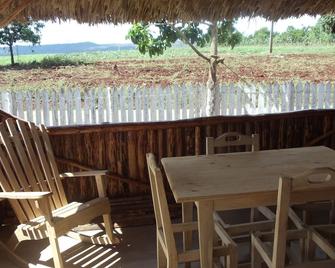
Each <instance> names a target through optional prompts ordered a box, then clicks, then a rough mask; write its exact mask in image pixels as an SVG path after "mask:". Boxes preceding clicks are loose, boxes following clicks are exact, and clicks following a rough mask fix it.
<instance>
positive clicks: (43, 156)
mask: <svg viewBox="0 0 335 268" xmlns="http://www.w3.org/2000/svg"><path fill="white" fill-rule="evenodd" d="M29 128H30V132H31V136H32V139H33V142H34V145H35V148H36V151H37V155H38V158H39V161H40V163H41V166H42V170H43V172H44V176H45V178H46V180H47V182H48V185H49V187H50V190H51V192H53V196H52V197H53V199H54V201H55V206H56V207H57V208H58V207H61V206H62V204H63V201H64V199H65V195H64V196H60V194H61V192H59V191H58V190H59V187H57V186H56V184H55V181H56V180H57V178H55V177H54V174H52V171H51V168H50V166H49V163H48V160H47V159H48V156H49V154H50V151H49V150H47V151H46V153H45V151H44V150H43V146H42V143H41V140H40V137H39V133H38V130H37V128H36V126H35V125H34V124H33V123H29ZM54 180H55V181H54ZM57 188H58V189H57ZM65 203H66V201H65Z"/></svg>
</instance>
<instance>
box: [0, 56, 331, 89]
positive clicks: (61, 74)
mask: <svg viewBox="0 0 335 268" xmlns="http://www.w3.org/2000/svg"><path fill="white" fill-rule="evenodd" d="M225 65H226V66H224V65H222V66H220V67H219V69H218V79H219V80H220V81H241V80H247V81H254V82H255V81H256V82H273V81H287V80H303V81H314V82H318V81H334V80H335V55H334V54H322V55H317V54H301V55H298V54H286V55H280V56H278V55H276V56H262V55H260V56H258V55H257V56H227V57H226V58H225ZM207 76H208V66H207V63H206V62H204V61H203V60H202V59H200V58H197V57H194V58H175V59H166V60H161V59H159V58H158V59H155V60H117V61H100V62H99V61H98V62H95V63H92V64H83V65H79V66H61V67H52V68H45V69H43V68H35V69H29V68H28V69H20V68H19V67H14V68H8V67H7V68H5V67H2V68H0V88H1V89H10V88H30V89H37V88H44V87H58V88H59V87H62V86H71V87H73V86H80V87H83V88H90V87H99V86H104V85H108V86H119V85H152V84H161V85H163V86H164V85H169V84H173V83H178V84H180V83H188V82H191V83H197V82H200V83H204V82H206V80H207Z"/></svg>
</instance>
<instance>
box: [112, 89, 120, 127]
mask: <svg viewBox="0 0 335 268" xmlns="http://www.w3.org/2000/svg"><path fill="white" fill-rule="evenodd" d="M112 122H113V123H118V122H119V108H118V92H117V89H115V88H113V90H112Z"/></svg>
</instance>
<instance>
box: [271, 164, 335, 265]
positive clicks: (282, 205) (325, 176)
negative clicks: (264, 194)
mask: <svg viewBox="0 0 335 268" xmlns="http://www.w3.org/2000/svg"><path fill="white" fill-rule="evenodd" d="M320 190H321V191H323V190H327V191H332V193H334V195H335V170H334V169H332V168H329V167H325V168H314V169H311V170H308V171H306V172H304V173H303V174H301V175H298V176H295V177H285V176H282V177H280V179H279V187H278V198H277V211H276V224H275V236H274V244H273V245H274V246H273V254H272V265H273V267H284V264H285V254H286V233H287V221H288V211H289V205H290V198H291V193H294V192H301V191H306V193H308V195H313V193H315V192H317V191H318V192H320Z"/></svg>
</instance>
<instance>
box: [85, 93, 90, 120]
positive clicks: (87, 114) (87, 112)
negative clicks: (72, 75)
mask: <svg viewBox="0 0 335 268" xmlns="http://www.w3.org/2000/svg"><path fill="white" fill-rule="evenodd" d="M84 123H85V124H90V123H91V120H90V97H89V95H88V93H87V92H85V93H84Z"/></svg>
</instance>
